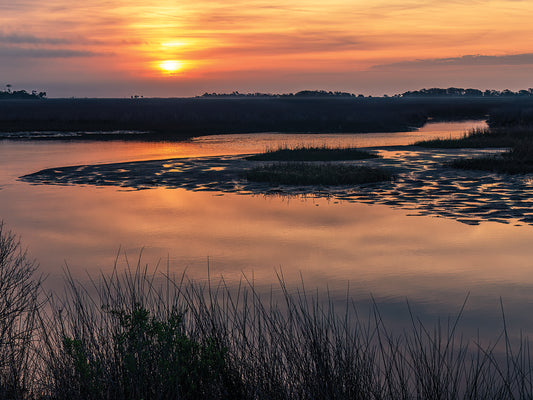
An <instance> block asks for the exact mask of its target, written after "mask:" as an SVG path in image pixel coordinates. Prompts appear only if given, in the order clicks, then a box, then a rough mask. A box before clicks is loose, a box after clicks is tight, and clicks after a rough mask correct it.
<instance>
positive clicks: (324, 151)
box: [247, 145, 378, 161]
mask: <svg viewBox="0 0 533 400" xmlns="http://www.w3.org/2000/svg"><path fill="white" fill-rule="evenodd" d="M376 157H378V156H377V155H376V154H372V153H369V152H367V151H363V150H359V149H357V148H355V147H329V146H326V145H324V146H296V147H288V146H285V147H280V148H278V149H269V150H267V151H265V152H264V153H259V154H254V155H253V156H249V157H247V160H252V161H343V160H364V159H367V158H376Z"/></svg>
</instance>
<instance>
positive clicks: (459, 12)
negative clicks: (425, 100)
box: [0, 0, 533, 97]
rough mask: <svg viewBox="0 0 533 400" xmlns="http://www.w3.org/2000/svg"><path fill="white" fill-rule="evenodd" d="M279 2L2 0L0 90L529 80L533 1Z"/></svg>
mask: <svg viewBox="0 0 533 400" xmlns="http://www.w3.org/2000/svg"><path fill="white" fill-rule="evenodd" d="M286 3H287V2H278V1H277V0H269V1H263V0H251V1H250V0H249V1H242V0H226V1H224V2H220V1H212V0H195V1H192V0H182V1H180V2H176V1H170V0H160V1H158V2H157V4H155V2H152V1H148V0H127V1H126V0H85V1H83V2H72V1H69V2H67V1H66V0H46V1H43V0H40V1H37V0H17V1H12V2H8V1H4V2H3V3H2V4H0V60H1V62H0V76H1V77H2V80H3V81H4V83H2V82H1V81H0V85H1V86H3V85H5V84H7V83H10V84H12V85H13V88H14V89H16V88H24V89H27V90H31V89H37V90H46V91H48V93H49V96H51V97H57V96H102V97H114V96H116V97H124V96H127V97H129V96H130V95H132V94H142V95H145V96H191V95H198V94H201V93H203V92H205V91H210V92H212V91H217V92H227V91H233V90H239V91H241V92H255V91H260V92H291V91H298V90H302V89H327V90H344V91H349V92H354V93H363V94H372V95H382V94H384V93H388V94H394V93H398V92H402V91H405V90H412V89H419V88H421V87H433V86H438V87H447V86H461V87H477V88H480V89H486V88H494V89H504V88H510V89H513V90H516V89H522V88H528V87H530V86H533V82H531V78H530V76H531V75H532V74H531V73H532V72H533V68H532V67H533V50H532V49H531V46H532V43H531V42H532V41H533V35H532V33H533V32H532V31H533V28H531V23H530V18H531V15H533V2H530V1H526V0H522V1H521V0H472V1H469V2H464V1H454V0H440V1H436V0H411V1H409V0H406V1H397V0H373V1H369V0H366V1H362V0H350V1H347V0H331V1H328V2H327V3H326V2H324V1H316V0H307V1H303V0H294V1H292V2H290V5H286ZM154 4H155V5H154ZM1 86H0V88H1Z"/></svg>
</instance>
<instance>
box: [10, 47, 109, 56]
mask: <svg viewBox="0 0 533 400" xmlns="http://www.w3.org/2000/svg"><path fill="white" fill-rule="evenodd" d="M102 55H109V54H106V53H97V52H93V51H87V50H71V49H39V48H37V49H34V48H23V47H0V57H12V58H14V57H26V58H77V57H97V56H102Z"/></svg>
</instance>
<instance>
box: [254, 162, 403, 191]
mask: <svg viewBox="0 0 533 400" xmlns="http://www.w3.org/2000/svg"><path fill="white" fill-rule="evenodd" d="M245 176H246V179H248V180H249V181H252V182H266V183H269V184H280V185H324V186H334V185H356V184H362V183H373V182H381V181H387V180H392V179H393V178H394V175H393V174H392V173H390V172H389V171H386V170H384V169H381V168H372V167H367V166H362V165H349V164H333V163H320V164H310V163H304V162H284V163H276V164H268V165H261V166H258V167H255V168H252V169H251V170H248V171H247V172H246V174H245Z"/></svg>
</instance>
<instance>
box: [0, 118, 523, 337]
mask: <svg viewBox="0 0 533 400" xmlns="http://www.w3.org/2000/svg"><path fill="white" fill-rule="evenodd" d="M482 124H483V123H480V122H463V123H457V124H434V125H431V124H430V125H427V126H426V127H424V128H423V129H421V130H420V131H417V132H408V133H394V134H390V133H389V134H364V135H361V134H358V135H349V134H348V135H347V134H343V135H291V136H289V135H280V134H253V135H227V136H226V135H225V136H207V137H201V138H196V139H193V140H191V141H188V142H184V143H139V142H67V141H65V142H11V141H3V142H1V144H0V163H1V168H0V216H1V218H2V219H3V220H4V221H5V223H6V225H7V227H8V228H10V229H12V230H13V231H15V232H16V233H17V234H19V235H20V236H21V238H22V240H23V244H24V245H25V246H26V247H27V248H28V250H29V252H30V254H31V256H33V257H35V258H36V259H37V260H38V261H39V263H40V266H41V271H42V272H43V273H45V274H47V275H49V279H48V281H47V285H49V287H51V288H54V289H57V287H58V286H59V284H60V281H61V279H60V277H61V274H62V269H63V268H64V267H65V265H68V267H69V268H70V270H71V271H72V273H73V274H74V275H75V276H76V277H78V278H79V279H82V280H83V279H86V275H85V274H86V272H88V273H90V274H94V273H97V272H98V271H104V272H109V271H111V270H112V268H113V264H114V261H115V259H116V256H117V253H118V252H119V249H120V251H121V254H122V255H121V256H119V267H121V268H122V267H124V265H125V261H124V260H125V259H124V255H123V254H124V253H125V254H127V257H128V259H129V261H130V263H132V264H135V263H136V262H137V259H138V257H139V254H140V253H141V251H142V262H143V263H147V264H150V265H152V266H155V265H156V264H157V263H158V262H159V263H160V264H161V265H162V269H164V270H166V268H167V264H168V268H169V270H170V271H172V272H176V273H181V271H183V269H184V268H186V269H187V272H188V274H189V275H190V276H191V277H194V278H199V279H204V278H205V277H206V275H207V265H208V263H209V268H210V273H211V275H212V276H220V275H223V276H224V277H225V278H226V279H227V280H228V281H229V282H232V281H233V282H234V281H237V280H238V279H240V278H241V277H242V275H243V274H246V276H248V277H253V279H254V281H255V282H256V283H257V285H258V286H260V287H263V288H267V287H269V285H271V284H274V283H275V282H276V273H275V271H277V270H279V269H280V268H281V269H282V270H283V273H284V276H285V278H286V279H287V281H288V282H289V283H290V284H291V285H292V284H296V283H297V282H299V280H300V274H301V276H303V278H304V281H305V283H306V286H307V287H308V288H309V287H310V288H314V287H319V288H322V289H323V288H325V287H326V286H327V287H328V288H329V290H330V292H331V293H332V295H334V296H337V297H338V298H339V299H341V298H343V296H344V295H345V291H346V289H347V286H348V283H349V287H350V291H351V293H352V295H353V297H354V298H355V299H357V300H360V301H361V302H362V303H368V300H369V296H370V294H372V295H373V296H374V299H375V301H376V302H377V303H378V305H379V306H380V307H381V308H382V310H383V313H384V315H386V316H387V317H388V318H390V319H391V320H395V319H399V318H400V314H399V313H398V310H399V309H403V310H404V311H405V307H404V305H405V301H406V299H409V301H410V303H411V305H412V307H413V308H414V309H416V310H417V313H418V314H419V315H421V316H422V317H423V318H429V319H431V318H436V317H441V316H447V315H450V314H454V313H456V312H457V311H458V309H459V307H460V305H461V304H462V302H463V300H464V299H465V297H466V296H467V295H468V294H470V298H469V301H468V305H467V310H466V312H465V317H464V324H465V325H466V326H467V327H469V328H470V329H472V330H475V329H477V328H480V329H482V330H486V331H489V332H497V331H498V330H499V329H500V327H501V323H500V317H499V298H500V297H502V298H503V300H504V304H505V306H506V315H507V318H508V323H509V324H510V325H511V326H512V327H515V328H522V329H524V330H525V331H526V332H530V331H532V328H533V319H532V318H531V317H530V313H529V310H530V309H531V305H532V303H533V274H531V268H532V267H533V265H532V262H531V260H532V256H533V249H532V247H531V243H533V227H532V226H530V225H523V226H514V225H512V224H501V223H497V222H485V223H483V224H480V225H477V226H474V225H466V224H464V223H460V222H458V221H456V220H453V219H446V218H436V217H434V216H416V217H413V216H410V215H409V212H408V211H406V210H402V209H398V208H392V207H390V206H388V205H385V204H366V203H362V202H348V201H340V200H331V199H330V200H328V199H324V198H321V199H316V198H284V197H272V196H267V197H265V196H261V195H257V196H242V195H239V194H235V193H220V192H201V191H191V190H185V189H165V188H155V189H150V190H142V191H124V190H119V189H118V188H116V187H112V186H111V187H94V186H84V185H81V186H49V185H30V184H28V183H26V182H21V181H19V180H17V178H18V177H20V176H22V175H25V174H28V173H32V172H36V171H38V170H40V169H43V168H53V167H61V166H68V165H82V164H93V163H109V162H123V161H138V160H151V159H168V158H173V157H196V156H211V155H223V154H248V153H254V152H258V151H262V150H264V149H265V148H268V147H276V146H277V145H278V144H280V143H281V144H287V145H291V144H307V143H311V144H323V143H329V144H334V145H336V144H342V145H345V144H350V145H357V146H360V147H363V146H384V145H400V144H410V143H412V142H413V141H414V140H418V139H419V138H420V137H424V138H426V137H436V136H460V135H462V134H463V132H464V130H465V129H466V128H467V127H470V126H475V125H477V126H481V125H482ZM401 315H403V317H404V316H405V313H403V314H401ZM403 317H402V318H403Z"/></svg>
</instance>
